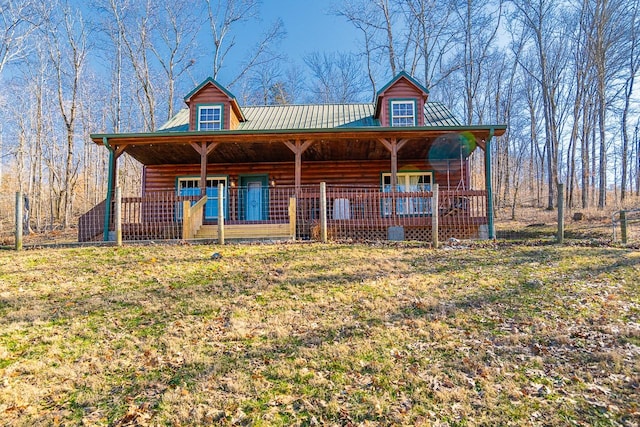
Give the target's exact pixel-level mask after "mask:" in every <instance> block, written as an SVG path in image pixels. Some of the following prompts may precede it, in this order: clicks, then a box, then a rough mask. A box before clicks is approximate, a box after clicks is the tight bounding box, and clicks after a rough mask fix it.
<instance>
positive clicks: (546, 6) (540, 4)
mask: <svg viewBox="0 0 640 427" xmlns="http://www.w3.org/2000/svg"><path fill="white" fill-rule="evenodd" d="M512 3H513V5H514V6H515V9H516V13H515V18H516V19H518V20H519V22H520V23H521V25H522V26H523V28H525V29H526V30H527V31H528V33H529V34H530V36H531V40H532V45H533V51H534V52H535V57H536V60H537V62H536V66H535V68H534V67H530V66H529V64H526V63H524V62H520V65H521V66H522V67H523V68H524V69H525V70H526V71H527V73H528V75H529V76H530V77H531V78H533V79H535V80H536V82H537V83H538V85H539V87H540V92H541V95H542V104H543V111H544V122H545V153H546V163H547V179H548V180H547V185H548V199H547V208H548V209H552V208H553V206H554V203H555V188H556V187H555V186H556V184H557V182H558V178H559V174H558V155H559V149H558V147H559V136H558V131H559V123H558V106H557V104H556V102H557V94H558V85H559V82H560V76H561V73H562V72H563V70H564V66H565V63H566V55H565V53H566V52H565V48H566V46H565V44H566V40H567V37H566V31H568V29H569V28H568V25H567V22H566V21H561V20H560V17H561V14H560V13H559V12H558V10H557V8H558V4H557V3H556V2H555V1H553V0H515V1H513V2H512Z"/></svg>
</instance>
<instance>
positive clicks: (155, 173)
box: [78, 126, 504, 241]
mask: <svg viewBox="0 0 640 427" xmlns="http://www.w3.org/2000/svg"><path fill="white" fill-rule="evenodd" d="M502 133H504V127H482V126H475V127H474V126H471V127H464V128H461V127H450V128H443V127H422V128H402V129H389V128H384V129H372V128H363V129H357V130H356V129H346V128H338V129H331V130H324V131H314V132H309V131H298V132H293V133H292V132H291V131H287V132H278V131H270V132H263V133H259V134H256V133H255V132H252V133H247V132H242V131H216V132H179V133H178V132H154V133H146V134H116V135H107V134H105V135H102V134H100V135H92V138H93V140H94V141H95V142H96V143H98V144H102V145H104V146H105V147H106V148H107V149H108V150H109V188H108V191H107V195H106V199H105V201H104V202H103V203H101V204H100V205H98V206H96V207H95V208H94V209H92V210H91V211H90V212H88V213H87V214H85V215H84V216H83V217H82V218H81V221H80V226H79V235H78V237H79V240H81V241H87V240H97V239H102V240H109V239H111V238H113V224H114V213H115V199H114V196H115V191H114V190H115V186H114V182H115V177H116V176H117V159H118V157H120V156H121V155H122V154H123V153H125V152H126V153H128V154H129V155H130V156H132V157H133V158H135V159H136V160H138V161H139V162H141V163H142V164H143V165H144V168H145V175H144V179H143V180H144V184H143V188H142V189H141V195H140V196H139V197H125V198H122V200H121V203H122V204H121V213H122V224H123V227H122V232H123V239H124V240H149V239H151V240H153V239H185V238H186V239H189V238H210V239H212V238H217V237H218V234H217V233H218V229H219V228H218V225H219V223H220V222H223V223H224V227H225V228H224V230H225V235H226V237H227V238H229V239H233V238H243V239H244V238H246V239H249V238H262V239H269V238H291V239H317V238H318V237H319V228H320V221H321V218H322V216H323V212H324V215H326V228H327V229H326V233H327V234H328V236H329V237H330V238H333V239H340V240H342V239H353V240H380V239H388V238H390V237H392V238H395V237H397V234H394V235H393V236H391V235H390V233H397V232H398V230H400V228H401V229H402V237H403V238H404V239H407V240H429V239H431V237H432V235H431V228H432V223H433V216H434V214H435V216H437V217H438V218H439V221H440V227H439V232H438V234H439V236H440V238H441V239H445V238H448V237H457V238H468V237H484V238H493V237H494V232H493V208H492V203H491V181H490V179H489V177H490V167H491V156H490V154H491V141H492V138H493V137H494V136H499V135H501V134H502ZM476 147H477V148H479V149H481V150H483V152H484V156H483V157H484V168H483V172H484V177H485V180H484V184H485V185H484V188H480V189H473V188H472V186H471V185H470V182H469V175H470V171H469V166H468V162H467V158H468V156H469V155H470V154H471V153H472V152H473V151H474V150H475V149H476ZM240 165H241V166H240ZM415 165H418V166H415ZM452 165H453V166H452ZM341 168H342V169H341ZM412 168H413V169H412ZM414 169H419V170H427V171H429V172H428V173H430V174H431V178H429V180H428V184H427V185H425V184H424V183H422V184H417V185H409V184H410V183H409V180H407V185H404V181H402V179H404V178H403V177H404V175H408V173H405V172H403V171H404V170H414ZM186 170H188V171H190V172H188V173H187V172H184V171H186ZM385 170H386V171H387V172H388V173H381V172H380V171H385ZM193 172H196V173H195V174H194V173H193ZM424 173H425V174H426V173H427V172H424ZM181 174H182V175H185V174H186V175H189V176H192V177H193V178H192V179H193V182H194V183H196V184H195V188H193V187H192V188H190V189H189V191H185V190H184V189H183V190H181V188H182V187H180V185H181V184H180V183H179V182H178V179H176V178H175V177H176V176H179V175H180V176H181ZM212 174H214V175H215V177H216V178H215V180H214V181H215V182H213V181H212V178H211V175H212ZM254 175H255V176H257V177H259V178H260V180H262V183H261V185H259V187H260V192H259V193H253V190H252V188H251V184H255V180H247V177H252V176H254ZM381 175H384V176H383V177H382V183H380V179H381ZM414 175H415V173H414ZM425 176H426V175H425ZM371 177H373V178H371ZM399 177H400V178H401V182H399ZM372 179H373V181H372ZM173 181H175V184H174V186H172V185H171V184H173ZM212 182H213V183H214V184H222V187H220V188H221V189H222V190H221V191H218V190H217V189H216V190H213V186H212ZM320 182H326V198H325V199H324V206H323V197H322V195H321V191H320ZM376 182H377V183H376ZM421 182H422V181H421ZM435 183H438V184H439V188H440V190H439V198H438V199H439V200H438V203H437V206H438V208H437V209H434V208H433V207H434V206H436V205H435V203H434V202H433V201H432V197H433V193H432V191H431V189H432V187H433V184H435ZM247 184H249V185H247ZM254 189H255V187H254ZM252 194H254V196H255V194H259V196H258V200H255V202H256V203H257V204H258V205H259V206H260V208H259V209H260V210H261V212H262V213H261V214H260V215H259V216H257V217H255V216H252V215H250V214H248V210H247V209H248V208H247V207H246V206H248V205H247V201H248V199H249V198H251V197H252ZM205 197H206V198H207V200H206V201H204V202H202V209H201V210H199V209H198V206H197V203H198V201H202V200H203V198H205ZM185 202H187V204H185ZM220 202H222V205H220ZM191 205H195V208H194V210H192V211H190V216H189V217H188V219H189V221H190V223H187V225H188V227H185V220H184V218H185V215H184V211H185V208H187V209H189V208H190V207H191ZM217 206H222V208H223V209H222V214H223V216H224V217H223V219H224V221H219V220H218V216H217V215H216V214H214V213H213V211H212V210H214V209H217ZM192 217H193V218H195V219H193V220H191V218H192ZM99 218H102V219H99ZM96 220H98V222H99V223H98V222H96ZM193 224H196V228H197V230H196V229H194V228H193ZM398 227H400V228H398ZM188 230H193V231H188ZM390 230H391V231H390Z"/></svg>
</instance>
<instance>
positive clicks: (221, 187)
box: [218, 183, 225, 245]
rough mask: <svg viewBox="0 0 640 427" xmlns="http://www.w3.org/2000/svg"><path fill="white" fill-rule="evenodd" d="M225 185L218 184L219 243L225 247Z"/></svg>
mask: <svg viewBox="0 0 640 427" xmlns="http://www.w3.org/2000/svg"><path fill="white" fill-rule="evenodd" d="M224 204H225V200H224V184H222V183H220V184H218V243H219V244H221V245H224Z"/></svg>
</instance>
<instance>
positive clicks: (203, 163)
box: [190, 142, 219, 197]
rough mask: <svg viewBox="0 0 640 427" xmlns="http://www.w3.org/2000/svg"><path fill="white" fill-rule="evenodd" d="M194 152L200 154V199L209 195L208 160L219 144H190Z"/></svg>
mask: <svg viewBox="0 0 640 427" xmlns="http://www.w3.org/2000/svg"><path fill="white" fill-rule="evenodd" d="M190 144H191V146H192V147H193V149H194V150H196V152H197V153H198V154H200V197H202V196H205V195H206V194H207V158H208V157H209V154H211V152H212V151H213V150H214V149H215V148H216V147H217V146H218V144H219V143H218V142H201V143H200V144H197V143H195V142H191V143H190Z"/></svg>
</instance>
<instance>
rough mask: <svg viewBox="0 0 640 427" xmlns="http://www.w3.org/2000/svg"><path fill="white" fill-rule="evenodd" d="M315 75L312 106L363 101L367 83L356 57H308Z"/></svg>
mask: <svg viewBox="0 0 640 427" xmlns="http://www.w3.org/2000/svg"><path fill="white" fill-rule="evenodd" d="M305 63H306V64H307V66H308V67H309V70H310V73H311V82H310V87H309V91H310V93H311V95H312V96H313V99H311V100H310V101H311V102H321V103H346V102H357V101H361V100H362V97H363V94H364V92H365V91H366V89H367V83H366V80H365V79H364V77H363V76H362V73H360V69H361V66H360V63H359V61H358V58H357V57H356V56H354V55H349V54H343V53H336V54H327V53H324V54H320V53H318V52H315V53H312V54H310V55H308V56H306V57H305Z"/></svg>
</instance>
